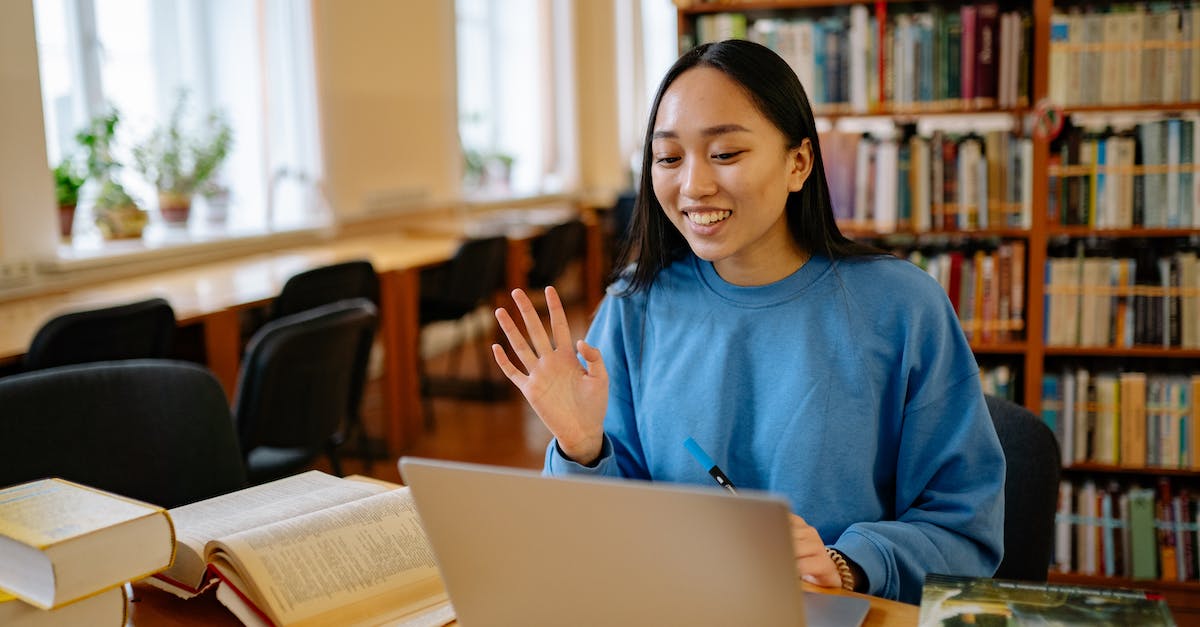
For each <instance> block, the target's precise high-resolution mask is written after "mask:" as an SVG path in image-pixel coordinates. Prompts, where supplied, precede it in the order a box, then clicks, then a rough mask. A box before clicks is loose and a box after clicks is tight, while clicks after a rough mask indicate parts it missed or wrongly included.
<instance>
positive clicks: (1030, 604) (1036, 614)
mask: <svg viewBox="0 0 1200 627" xmlns="http://www.w3.org/2000/svg"><path fill="white" fill-rule="evenodd" d="M917 622H918V625H920V627H949V626H952V625H981V626H986V625H1003V626H1006V627H1012V626H1019V625H1093V626H1094V625H1114V626H1115V625H1142V626H1144V627H1152V626H1156V625H1174V624H1175V619H1174V618H1173V617H1172V616H1171V611H1170V609H1169V608H1168V607H1167V602H1166V601H1165V600H1164V599H1163V597H1162V596H1161V595H1159V594H1157V593H1154V592H1147V591H1143V590H1131V589H1123V588H1102V587H1099V586H1084V585H1060V584H1042V583H1033V582H1027V581H1008V580H1004V579H988V578H970V577H953V576H949V575H927V576H926V577H925V588H924V590H923V592H922V593H921V609H920V614H919V618H918V621H917Z"/></svg>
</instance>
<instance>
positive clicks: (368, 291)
mask: <svg viewBox="0 0 1200 627" xmlns="http://www.w3.org/2000/svg"><path fill="white" fill-rule="evenodd" d="M348 298H365V299H367V300H369V301H371V302H372V303H374V304H375V305H376V306H378V305H379V276H378V275H377V274H376V273H375V267H374V266H372V265H371V262H370V261H366V260H357V261H346V262H343V263H335V264H332V265H328V266H321V267H319V268H313V269H311V270H306V271H304V272H301V273H299V274H296V275H294V276H292V277H291V278H289V279H288V280H287V282H286V283H284V284H283V289H282V290H280V291H279V296H276V297H275V300H274V301H272V302H271V312H270V315H269V319H270V320H278V319H280V318H282V317H284V316H290V315H292V314H295V313H300V312H301V311H304V310H306V309H312V308H313V307H319V306H321V305H328V304H330V303H336V302H337V301H339V300H346V299H348Z"/></svg>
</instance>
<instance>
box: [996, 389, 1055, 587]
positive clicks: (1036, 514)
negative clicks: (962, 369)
mask: <svg viewBox="0 0 1200 627" xmlns="http://www.w3.org/2000/svg"><path fill="white" fill-rule="evenodd" d="M986 398H987V405H988V411H989V412H990V413H991V414H992V422H993V424H995V426H996V435H997V436H999V437H1000V446H1001V448H1003V449H1004V459H1005V462H1006V463H1007V465H1008V470H1007V471H1006V473H1005V475H1006V476H1005V483H1004V560H1003V561H1002V562H1001V563H1000V568H999V569H997V570H996V575H995V576H996V577H998V578H1001V579H1021V580H1027V581H1046V576H1047V572H1048V571H1049V568H1050V560H1051V558H1052V555H1053V551H1054V515H1055V511H1056V509H1057V506H1058V480H1059V475H1060V471H1061V458H1060V457H1059V448H1058V440H1057V439H1056V438H1055V437H1054V432H1053V431H1051V430H1050V428H1049V427H1047V426H1046V424H1045V423H1044V422H1042V421H1041V420H1039V419H1038V417H1037V416H1035V415H1034V414H1033V412H1031V411H1029V410H1028V409H1026V408H1024V407H1022V406H1021V405H1018V404H1016V403H1014V402H1012V401H1008V400H1005V399H1002V398H999V397H995V396H990V395H988V396H986Z"/></svg>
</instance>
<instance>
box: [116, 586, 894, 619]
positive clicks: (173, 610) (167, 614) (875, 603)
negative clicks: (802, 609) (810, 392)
mask: <svg viewBox="0 0 1200 627" xmlns="http://www.w3.org/2000/svg"><path fill="white" fill-rule="evenodd" d="M801 586H802V587H803V588H804V589H805V590H817V591H820V592H827V593H829V594H844V595H850V596H858V597H863V598H865V599H867V600H869V601H870V602H871V611H870V612H868V613H867V619H866V621H864V622H863V625H864V626H865V627H911V626H912V625H916V624H917V606H915V605H908V604H906V603H899V602H896V601H889V600H887V599H881V598H878V597H871V596H866V595H862V594H857V593H854V592H844V591H841V590H829V589H827V588H817V587H815V586H811V585H809V584H807V583H804V584H801ZM133 595H134V602H133V603H132V604H131V606H130V610H129V623H128V625H129V626H130V627H157V626H160V625H164V626H165V625H178V626H179V627H190V626H192V625H195V626H197V627H199V626H201V625H205V626H211V627H224V626H228V627H237V626H239V625H241V622H240V621H239V620H237V619H236V618H234V616H233V614H231V613H230V612H229V611H228V610H226V609H225V607H224V606H223V605H221V604H220V602H218V601H217V597H216V595H215V594H213V592H212V591H211V590H210V591H208V592H207V593H205V594H204V595H203V596H200V597H196V598H194V599H189V600H187V601H184V600H183V599H179V598H177V597H174V596H172V595H171V594H169V593H167V592H163V591H162V590H159V589H158V588H154V587H152V586H150V585H148V584H141V583H140V584H134V586H133Z"/></svg>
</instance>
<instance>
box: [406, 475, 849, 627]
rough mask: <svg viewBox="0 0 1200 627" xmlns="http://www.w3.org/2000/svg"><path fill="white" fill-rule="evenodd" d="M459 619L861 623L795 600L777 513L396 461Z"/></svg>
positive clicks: (682, 494)
mask: <svg viewBox="0 0 1200 627" xmlns="http://www.w3.org/2000/svg"><path fill="white" fill-rule="evenodd" d="M400 472H401V475H402V476H403V479H404V483H405V484H407V485H409V486H411V488H412V493H413V498H414V499H415V501H416V505H417V511H418V512H419V513H420V516H421V520H422V524H423V525H424V526H425V531H426V533H427V534H428V536H429V541H430V543H431V544H432V546H433V552H434V555H435V557H436V558H437V562H438V567H439V568H440V569H441V573H442V578H443V580H444V581H445V583H446V589H447V591H448V592H449V594H450V601H451V602H452V603H453V604H454V607H455V610H456V611H457V614H458V619H459V621H460V623H461V624H463V625H465V626H466V627H479V626H507V625H514V626H516V625H520V626H522V627H524V626H529V625H535V626H536V625H581V626H582V625H597V626H600V625H605V626H607V625H621V626H626V625H689V626H703V625H714V626H722V627H725V626H728V625H808V626H809V627H824V626H826V625H829V626H834V625H836V626H839V627H840V626H845V625H850V626H854V625H860V624H861V623H862V621H863V619H864V618H865V617H866V614H867V610H868V609H869V606H870V604H869V603H868V602H867V601H866V600H864V599H861V598H854V597H845V596H835V595H825V594H818V593H802V592H801V590H800V586H799V583H798V579H797V577H796V571H795V561H794V558H793V554H792V544H791V529H790V526H789V525H790V523H789V520H788V506H787V504H786V503H785V502H784V501H782V500H780V499H777V498H774V497H770V496H767V495H765V494H761V493H760V494H753V493H750V494H747V491H742V492H741V493H740V494H738V495H737V496H733V495H730V494H727V493H725V492H723V491H720V490H715V489H713V490H706V489H703V488H701V487H698V486H680V485H673V484H659V483H649V482H643V481H614V480H611V479H576V478H570V479H567V478H557V477H554V478H552V477H543V476H541V475H540V474H538V473H535V472H531V471H524V470H514V469H509V468H497V467H493V466H481V465H476V464H462V463H455V462H444V461H434V460H427V459H419V458H412V457H404V458H401V459H400Z"/></svg>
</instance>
